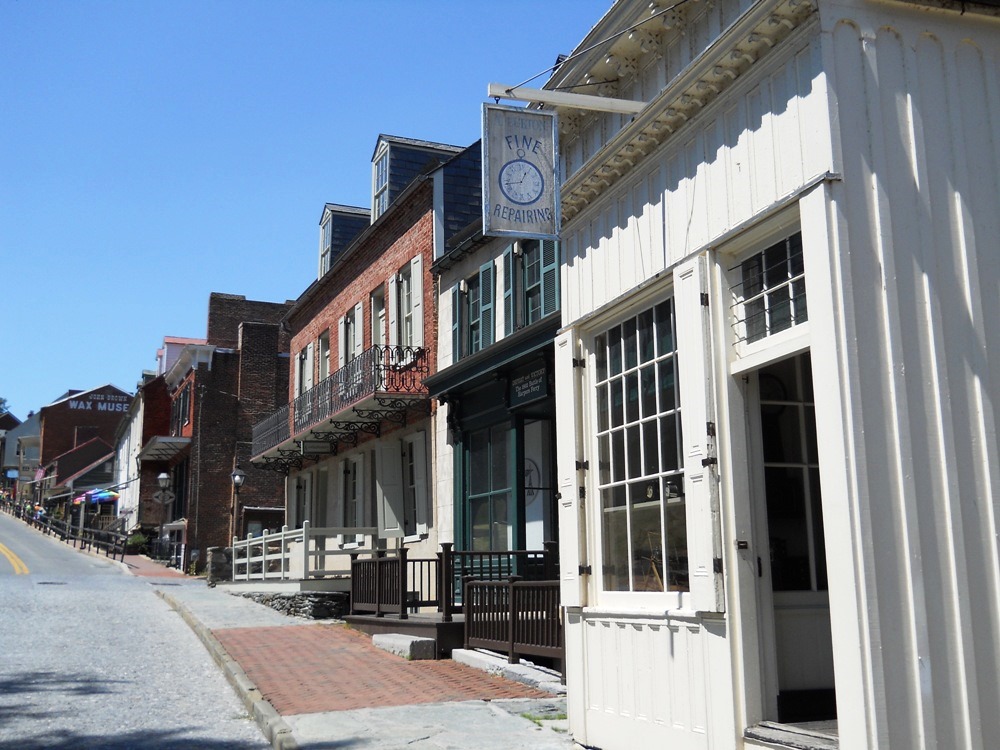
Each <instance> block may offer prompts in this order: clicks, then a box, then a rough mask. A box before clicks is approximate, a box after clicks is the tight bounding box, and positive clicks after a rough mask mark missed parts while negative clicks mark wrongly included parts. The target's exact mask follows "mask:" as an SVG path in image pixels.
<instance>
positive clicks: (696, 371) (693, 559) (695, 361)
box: [674, 256, 725, 612]
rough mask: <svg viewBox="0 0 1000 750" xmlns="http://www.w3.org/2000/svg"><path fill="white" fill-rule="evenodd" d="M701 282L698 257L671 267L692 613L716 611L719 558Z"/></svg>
mask: <svg viewBox="0 0 1000 750" xmlns="http://www.w3.org/2000/svg"><path fill="white" fill-rule="evenodd" d="M707 278H708V275H707V270H706V267H705V257H704V256H701V257H698V258H694V259H693V260H690V261H688V262H686V263H683V264H682V265H680V266H678V267H677V268H675V269H674V304H675V311H676V316H677V318H676V324H677V354H678V377H679V379H680V383H681V399H682V403H683V407H682V409H681V426H682V432H683V435H684V437H683V440H684V456H685V464H684V496H685V504H686V505H687V528H688V570H689V571H690V583H691V597H692V600H693V605H694V609H696V610H698V611H703V612H722V611H723V610H724V608H725V601H724V599H723V588H722V572H721V567H720V568H717V567H716V565H715V560H716V559H719V558H721V556H722V541H721V527H720V525H719V490H718V477H717V474H716V470H717V468H716V464H715V463H714V459H715V457H716V450H715V440H714V438H713V437H711V436H710V435H709V428H708V423H709V422H712V423H715V422H716V418H715V405H714V399H713V396H712V394H713V390H712V367H711V361H712V360H711V356H712V335H711V328H710V318H709V312H708V307H706V306H704V305H703V304H702V294H704V293H706V292H707V291H708V283H707ZM706 459H707V460H706Z"/></svg>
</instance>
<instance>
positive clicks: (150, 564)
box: [124, 555, 186, 578]
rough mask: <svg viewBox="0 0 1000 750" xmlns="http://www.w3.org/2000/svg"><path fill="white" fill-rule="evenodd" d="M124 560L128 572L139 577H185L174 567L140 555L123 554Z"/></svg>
mask: <svg viewBox="0 0 1000 750" xmlns="http://www.w3.org/2000/svg"><path fill="white" fill-rule="evenodd" d="M124 562H125V567H126V568H128V572H129V573H131V574H132V575H134V576H139V577H140V578H186V576H185V575H184V574H183V573H181V572H180V571H179V570H177V569H176V568H168V567H167V566H166V565H164V564H163V563H158V562H155V561H154V560H150V559H149V558H148V557H143V556H142V555H125V560H124Z"/></svg>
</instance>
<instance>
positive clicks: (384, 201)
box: [372, 147, 389, 221]
mask: <svg viewBox="0 0 1000 750" xmlns="http://www.w3.org/2000/svg"><path fill="white" fill-rule="evenodd" d="M372 170H373V176H374V179H373V185H372V221H375V219H377V218H378V217H379V216H381V215H382V214H384V213H385V210H386V209H387V208H389V148H388V147H386V148H384V149H382V152H381V153H380V154H379V156H378V158H377V159H375V164H374V165H373V166H372Z"/></svg>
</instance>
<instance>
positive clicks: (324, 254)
mask: <svg viewBox="0 0 1000 750" xmlns="http://www.w3.org/2000/svg"><path fill="white" fill-rule="evenodd" d="M332 257H333V217H332V216H327V217H326V220H325V221H323V223H322V224H320V228H319V276H318V278H323V276H324V275H325V274H326V272H327V271H329V270H330V263H331V259H332Z"/></svg>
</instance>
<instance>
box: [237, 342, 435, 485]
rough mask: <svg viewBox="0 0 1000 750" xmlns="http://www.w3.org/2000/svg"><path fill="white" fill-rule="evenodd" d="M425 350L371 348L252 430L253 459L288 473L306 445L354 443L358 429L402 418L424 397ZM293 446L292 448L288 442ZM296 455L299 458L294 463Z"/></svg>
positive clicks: (328, 448) (329, 448) (331, 449)
mask: <svg viewBox="0 0 1000 750" xmlns="http://www.w3.org/2000/svg"><path fill="white" fill-rule="evenodd" d="M427 360H428V356H427V350H426V349H423V348H418V347H411V346H373V347H372V348H370V349H368V350H367V351H364V352H362V353H361V354H359V355H358V356H357V357H355V358H354V359H352V360H351V361H350V362H348V363H347V364H346V365H344V367H342V368H340V369H339V370H337V371H336V372H334V373H333V374H332V375H330V377H328V378H326V379H325V380H323V381H322V382H320V383H319V384H318V385H316V386H315V387H313V388H310V389H309V390H308V391H306V392H305V393H303V394H302V395H300V396H298V397H297V398H296V399H295V400H294V401H293V402H292V403H290V404H286V405H285V406H283V407H281V408H280V409H278V410H277V411H275V412H274V413H273V414H271V415H269V416H268V417H267V418H265V419H263V420H261V421H260V422H258V423H257V424H256V425H254V428H253V447H252V449H251V453H252V455H253V460H254V461H257V460H258V459H260V460H261V461H263V462H264V463H265V464H267V465H268V466H275V467H276V468H279V469H283V470H287V468H288V466H289V463H296V462H297V461H298V463H299V465H301V460H300V459H301V457H302V456H303V455H305V454H307V453H308V451H307V450H306V449H305V448H306V444H307V443H309V444H314V443H320V444H324V443H325V444H326V448H325V449H320V450H318V451H317V452H318V453H333V452H335V446H336V444H337V443H338V442H340V441H347V442H352V438H353V442H356V438H357V433H358V431H360V430H367V431H370V432H374V431H376V430H377V425H378V424H379V423H380V422H381V420H382V419H388V420H390V421H394V420H395V421H400V423H401V420H403V419H405V413H406V409H407V408H408V407H409V406H410V405H411V404H412V403H413V402H414V401H420V400H423V399H426V398H427V388H426V387H425V386H424V379H425V378H426V377H427V375H428V374H429V372H430V370H429V366H428V361H427ZM293 439H294V441H296V442H298V446H297V447H296V446H293V445H291V441H293ZM294 454H298V456H299V457H300V459H298V460H297V459H296V458H295V457H294Z"/></svg>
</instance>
